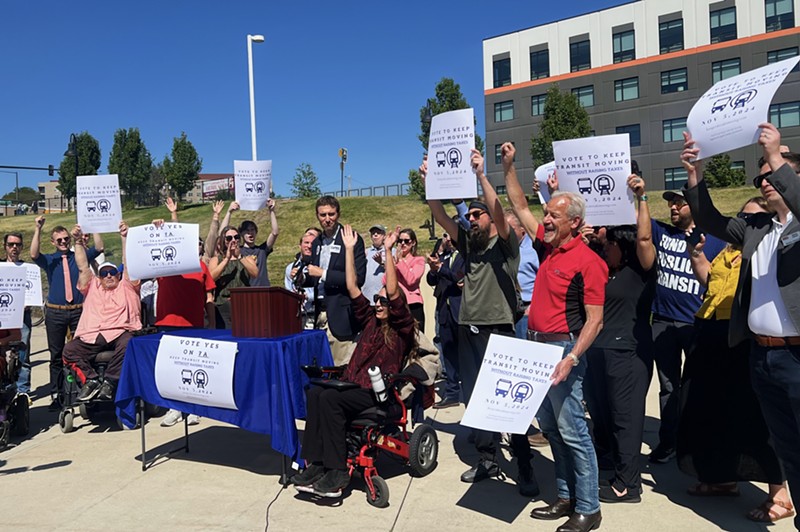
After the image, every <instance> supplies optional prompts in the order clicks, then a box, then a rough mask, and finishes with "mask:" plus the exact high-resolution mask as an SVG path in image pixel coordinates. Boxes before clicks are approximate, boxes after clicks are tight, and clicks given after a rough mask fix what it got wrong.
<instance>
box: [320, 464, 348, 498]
mask: <svg viewBox="0 0 800 532" xmlns="http://www.w3.org/2000/svg"><path fill="white" fill-rule="evenodd" d="M348 484H350V475H349V474H348V472H347V471H342V470H341V469H331V470H330V471H328V472H327V473H325V474H324V475H323V476H322V478H320V479H319V480H318V481H316V482H315V483H314V493H315V494H317V495H319V496H320V497H341V496H342V491H344V489H345V488H346V487H347V485H348Z"/></svg>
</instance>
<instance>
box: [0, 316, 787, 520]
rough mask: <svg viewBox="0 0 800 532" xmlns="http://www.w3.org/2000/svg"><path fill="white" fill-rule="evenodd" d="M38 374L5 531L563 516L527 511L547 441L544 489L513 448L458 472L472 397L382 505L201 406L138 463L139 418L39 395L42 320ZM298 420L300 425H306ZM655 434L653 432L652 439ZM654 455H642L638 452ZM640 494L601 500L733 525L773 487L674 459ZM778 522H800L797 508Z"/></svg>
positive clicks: (607, 511)
mask: <svg viewBox="0 0 800 532" xmlns="http://www.w3.org/2000/svg"><path fill="white" fill-rule="evenodd" d="M32 347H33V351H34V353H35V354H34V355H33V357H32V360H33V363H34V368H33V384H34V388H37V387H38V391H39V392H40V393H39V395H37V396H36V398H35V401H34V404H33V408H32V410H31V424H32V428H31V434H30V436H29V437H27V438H26V439H23V440H19V439H15V440H12V442H13V444H14V446H13V447H11V448H9V449H7V450H5V451H3V452H0V508H2V515H3V525H2V528H3V529H6V530H13V529H19V530H78V529H80V530H223V529H230V530H271V531H290V530H291V531H294V530H313V529H317V528H321V527H324V528H325V529H326V532H334V531H340V530H342V531H344V530H348V531H349V530H353V529H360V530H376V531H390V530H396V531H421V530H436V531H437V532H439V531H451V530H452V531H464V530H470V529H476V530H510V531H513V530H544V531H548V530H550V531H553V530H555V529H556V527H557V526H558V525H559V524H560V523H561V521H557V522H543V521H536V520H534V519H531V518H530V517H529V514H530V511H531V509H532V508H534V507H535V506H538V505H539V504H540V503H541V499H544V500H547V501H550V500H553V498H554V496H555V488H554V480H553V465H552V460H551V454H550V451H549V449H543V450H542V449H537V450H536V451H537V452H536V458H535V469H536V473H537V476H538V479H539V483H540V484H541V486H542V496H541V497H540V498H539V499H540V500H539V501H538V502H531V501H529V500H528V499H526V498H524V497H521V496H520V495H518V494H517V490H516V486H515V485H514V483H513V480H512V479H513V477H514V475H515V471H516V468H515V466H514V465H513V464H512V463H511V462H509V455H508V452H507V451H504V456H503V468H504V470H505V471H506V474H507V475H508V477H509V478H508V479H506V480H505V481H494V480H490V481H484V482H481V483H479V484H476V485H472V486H470V485H467V484H463V483H461V482H460V481H459V476H460V474H461V473H462V472H463V471H464V470H465V469H467V468H468V467H469V465H471V464H472V463H473V462H474V460H475V459H476V457H477V455H476V453H475V451H474V448H473V447H472V446H471V445H469V444H468V443H467V441H466V439H467V438H466V437H467V432H468V431H467V429H465V428H463V427H461V426H460V425H459V420H460V418H461V415H462V413H463V408H451V409H447V410H443V411H436V410H430V411H428V413H427V414H428V416H430V423H431V424H432V425H433V426H434V428H435V429H436V430H437V431H438V435H439V441H440V450H439V466H438V468H437V469H436V470H435V471H434V472H433V473H431V474H430V475H429V476H427V477H425V478H412V477H410V476H409V475H408V474H407V473H406V471H405V469H404V468H403V467H401V466H399V465H398V464H397V463H396V462H393V461H392V460H391V459H382V460H381V461H380V462H379V471H380V472H381V475H382V476H384V478H386V479H387V482H388V484H389V488H390V491H391V496H390V505H389V507H388V508H386V509H377V508H373V507H371V506H369V505H368V504H367V502H366V500H365V496H364V491H363V490H364V488H363V483H362V482H361V481H360V480H356V481H354V482H353V483H352V485H351V488H352V489H350V491H349V492H348V493H347V494H346V495H345V496H344V497H343V498H342V499H341V500H331V499H328V500H321V501H313V500H311V499H310V498H309V497H308V496H305V495H303V496H301V495H298V494H297V493H296V492H295V490H294V489H292V488H289V489H281V487H280V486H279V485H278V483H277V482H278V475H279V474H280V456H279V455H278V454H277V453H275V452H273V451H272V450H271V448H270V446H269V438H268V437H266V436H262V435H259V434H253V433H249V432H247V431H244V430H241V429H238V428H236V427H232V426H229V425H225V424H222V423H218V422H215V421H212V420H208V419H203V420H202V422H201V424H200V425H198V426H196V427H190V432H191V452H189V453H188V454H187V453H184V452H183V451H181V452H179V453H176V454H173V455H172V456H170V457H169V458H163V459H160V460H159V461H158V462H157V463H156V464H155V465H154V466H153V467H152V468H151V469H149V470H148V471H147V472H144V473H143V472H142V471H141V467H140V463H139V461H138V457H139V454H140V434H139V431H127V430H126V431H122V430H119V429H118V428H117V426H116V422H115V419H114V416H113V414H112V413H111V412H109V413H108V415H107V416H105V417H104V418H101V419H100V423H99V424H98V425H91V424H89V423H88V422H86V421H84V420H82V419H81V418H80V417H76V419H75V422H76V431H75V432H73V433H70V434H62V433H61V431H60V429H59V427H58V424H57V420H56V414H55V413H52V412H48V411H47V405H48V403H49V398H47V397H45V396H43V395H42V393H43V392H44V391H45V386H44V385H45V383H46V380H47V378H48V373H47V360H48V354H47V352H46V339H45V335H44V327H43V326H40V327H37V328H35V329H34V333H33V338H32ZM647 413H648V416H649V417H648V419H647V424H646V435H645V441H647V442H649V443H653V441H654V439H655V438H656V436H657V433H656V430H657V427H658V425H657V420H656V417H657V413H658V401H657V394H656V389H655V387H651V392H650V395H649V397H648V410H647ZM301 426H302V424H301ZM182 433H183V428H182V425H177V426H175V427H171V428H162V427H160V426H159V425H158V420H152V421H151V422H150V423H149V424H148V426H147V438H148V447H149V449H151V450H153V449H155V450H156V451H158V452H165V451H166V450H168V449H172V448H175V447H178V446H180V444H181V437H182ZM648 450H649V446H648V445H647V444H645V445H643V452H647V451H648ZM642 462H643V464H646V460H645V459H643V460H642ZM644 471H645V472H644V483H645V493H644V494H643V501H642V503H640V504H617V505H609V504H604V505H603V506H602V511H603V524H602V527H601V530H606V531H618V530H619V531H622V530H625V531H628V530H636V531H651V530H652V531H670V530H692V531H706V530H720V529H722V530H733V531H751V530H752V531H758V530H761V531H764V530H767V527H766V526H762V525H759V524H756V523H751V522H749V521H747V520H746V519H745V518H744V514H745V513H746V512H747V511H748V510H749V509H751V508H753V507H755V506H756V505H758V504H759V503H760V502H762V501H763V499H765V498H766V493H765V491H764V488H765V486H764V485H758V486H754V485H752V484H741V485H740V489H741V493H742V494H741V496H740V497H738V498H722V499H712V498H694V497H690V496H688V495H686V488H687V487H688V486H689V485H690V484H691V483H692V482H693V479H691V478H690V477H687V476H685V475H683V474H682V473H680V472H679V471H678V469H677V466H676V465H675V462H674V461H673V462H671V463H669V464H667V465H661V466H649V464H646V465H645V469H644ZM769 530H773V531H776V532H785V531H789V530H793V526H792V523H791V520H784V521H781V522H780V523H779V524H777V525H775V526H770V527H769Z"/></svg>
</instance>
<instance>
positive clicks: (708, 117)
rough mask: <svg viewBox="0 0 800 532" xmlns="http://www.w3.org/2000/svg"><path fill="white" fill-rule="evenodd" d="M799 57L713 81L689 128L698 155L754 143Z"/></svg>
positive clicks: (697, 107) (689, 123)
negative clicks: (779, 88) (770, 107)
mask: <svg viewBox="0 0 800 532" xmlns="http://www.w3.org/2000/svg"><path fill="white" fill-rule="evenodd" d="M798 61H800V57H792V58H790V59H785V60H783V61H779V62H777V63H772V64H771V65H766V66H763V67H761V68H757V69H755V70H751V71H749V72H745V73H744V74H739V75H738V76H734V77H732V78H728V79H724V80H722V81H719V82H717V83H716V84H714V86H713V87H711V88H710V89H708V90H707V91H706V93H705V94H703V96H701V97H700V99H699V100H697V103H696V104H694V107H692V110H691V111H689V117H688V118H687V119H686V129H688V130H689V132H690V133H691V134H692V139H693V140H694V141H695V143H696V146H697V148H699V149H700V153H699V154H698V156H697V158H698V159H705V158H707V157H711V156H712V155H717V154H719V153H724V152H726V151H730V150H734V149H736V148H741V147H742V146H749V145H751V144H755V143H756V141H757V140H758V135H759V128H758V125H759V124H760V123H762V122H766V121H767V120H768V119H769V106H770V103H771V102H772V98H773V96H775V91H777V90H778V87H780V85H781V83H783V80H784V79H786V76H788V75H789V72H791V70H792V69H793V68H794V67H795V65H797V62H798Z"/></svg>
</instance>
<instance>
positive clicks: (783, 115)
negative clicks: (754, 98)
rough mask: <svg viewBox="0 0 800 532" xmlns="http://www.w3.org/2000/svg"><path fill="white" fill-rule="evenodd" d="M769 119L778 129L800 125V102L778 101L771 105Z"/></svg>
mask: <svg viewBox="0 0 800 532" xmlns="http://www.w3.org/2000/svg"><path fill="white" fill-rule="evenodd" d="M769 121H770V122H771V123H772V125H774V126H775V127H777V128H778V129H780V128H782V127H793V126H800V102H787V103H776V104H773V105H770V106H769Z"/></svg>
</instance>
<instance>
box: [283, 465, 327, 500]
mask: <svg viewBox="0 0 800 532" xmlns="http://www.w3.org/2000/svg"><path fill="white" fill-rule="evenodd" d="M324 474H325V468H324V467H322V466H321V465H319V464H309V465H308V467H306V469H305V471H303V472H302V473H298V474H296V475H295V476H293V477H292V478H291V479H290V480H289V482H291V483H292V484H294V487H295V489H296V490H297V491H304V492H306V493H314V482H316V481H318V480H319V479H321V478H322V476H323V475H324Z"/></svg>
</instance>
